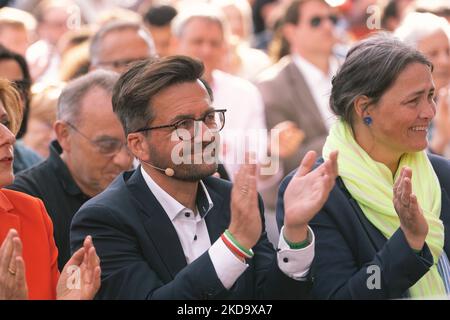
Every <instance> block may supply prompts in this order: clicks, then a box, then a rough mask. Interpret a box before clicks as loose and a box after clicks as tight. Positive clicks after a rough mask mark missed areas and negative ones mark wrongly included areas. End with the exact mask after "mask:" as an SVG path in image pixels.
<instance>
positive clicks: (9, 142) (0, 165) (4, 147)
mask: <svg viewBox="0 0 450 320" xmlns="http://www.w3.org/2000/svg"><path fill="white" fill-rule="evenodd" d="M14 142H15V138H14V134H13V133H12V132H11V131H10V130H9V116H8V114H7V113H6V110H5V107H4V106H3V102H2V101H1V100H0V187H1V188H3V187H4V186H7V185H10V184H11V183H12V182H13V180H14V175H13V169H12V162H13V144H14Z"/></svg>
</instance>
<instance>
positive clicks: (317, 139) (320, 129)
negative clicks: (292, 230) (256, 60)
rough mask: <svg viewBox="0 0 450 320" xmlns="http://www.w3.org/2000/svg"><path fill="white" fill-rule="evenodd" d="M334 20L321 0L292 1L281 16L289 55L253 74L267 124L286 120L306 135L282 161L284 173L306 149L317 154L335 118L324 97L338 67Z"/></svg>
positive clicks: (330, 10)
mask: <svg viewBox="0 0 450 320" xmlns="http://www.w3.org/2000/svg"><path fill="white" fill-rule="evenodd" d="M336 21H337V20H336V16H335V15H334V13H333V10H332V8H331V7H330V6H329V5H328V4H327V3H326V1H324V0H307V1H305V0H295V1H293V2H292V4H291V5H290V6H289V7H288V8H287V10H286V13H285V18H284V21H283V23H284V24H283V35H284V38H285V39H286V41H287V42H288V44H289V50H290V54H289V55H288V56H285V57H284V58H282V59H281V60H280V61H279V62H278V63H277V64H275V65H274V66H272V67H271V68H269V69H267V70H266V71H264V72H263V73H262V74H261V75H260V76H259V77H258V79H257V83H256V84H257V87H258V89H259V90H260V92H261V95H262V97H263V101H264V107H265V114H266V122H267V128H268V129H269V130H270V129H272V128H273V127H275V126H276V125H277V124H279V123H281V122H283V121H286V120H289V121H293V122H294V123H295V124H296V125H297V127H298V128H299V129H301V130H302V131H303V133H304V135H305V136H304V140H303V142H302V145H301V147H300V148H299V150H298V152H296V153H294V154H293V155H292V156H290V157H288V158H286V159H284V160H283V167H284V172H285V173H288V172H290V171H292V170H293V169H295V168H296V167H297V165H298V163H299V161H300V159H302V158H303V157H304V156H305V154H306V152H307V151H308V150H314V151H316V152H317V153H319V154H321V152H322V146H323V144H324V142H325V138H326V136H327V134H328V127H329V125H330V123H331V122H332V121H333V119H334V117H333V114H332V113H331V111H330V108H329V104H328V97H329V94H330V92H331V78H332V76H333V75H334V73H335V72H336V70H337V68H338V60H337V59H336V57H334V56H333V47H334V45H335V42H336V39H335V37H334V24H335V23H336Z"/></svg>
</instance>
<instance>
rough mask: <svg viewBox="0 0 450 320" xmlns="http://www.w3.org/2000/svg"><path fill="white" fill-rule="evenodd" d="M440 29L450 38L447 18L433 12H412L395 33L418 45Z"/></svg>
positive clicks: (408, 42) (403, 39) (415, 45)
mask: <svg viewBox="0 0 450 320" xmlns="http://www.w3.org/2000/svg"><path fill="white" fill-rule="evenodd" d="M438 31H442V32H444V33H445V34H446V35H447V37H449V38H450V27H449V23H448V22H447V20H446V19H444V18H442V17H438V16H436V15H434V14H432V13H420V12H410V13H408V15H407V16H406V17H405V18H404V19H403V21H402V23H401V24H400V26H399V27H398V28H397V29H396V30H395V32H394V35H395V36H396V37H397V38H399V39H400V40H402V41H403V42H405V43H407V44H410V45H412V46H414V47H417V45H418V43H419V42H420V41H421V40H422V39H424V38H426V37H428V36H431V35H433V34H434V33H436V32H438Z"/></svg>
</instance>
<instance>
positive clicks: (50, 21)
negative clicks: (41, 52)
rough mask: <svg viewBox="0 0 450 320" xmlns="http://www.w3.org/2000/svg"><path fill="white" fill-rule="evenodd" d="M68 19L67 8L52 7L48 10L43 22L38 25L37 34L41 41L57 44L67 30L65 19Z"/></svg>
mask: <svg viewBox="0 0 450 320" xmlns="http://www.w3.org/2000/svg"><path fill="white" fill-rule="evenodd" d="M68 18H69V12H68V8H65V7H53V8H50V9H48V10H47V11H46V12H45V13H44V15H43V20H42V21H41V22H40V23H39V26H38V30H37V31H38V34H39V37H40V38H41V39H43V40H46V41H48V42H49V43H50V44H52V45H56V44H57V43H58V40H59V38H61V37H62V35H63V34H64V33H66V32H67V30H68V25H67V19H68Z"/></svg>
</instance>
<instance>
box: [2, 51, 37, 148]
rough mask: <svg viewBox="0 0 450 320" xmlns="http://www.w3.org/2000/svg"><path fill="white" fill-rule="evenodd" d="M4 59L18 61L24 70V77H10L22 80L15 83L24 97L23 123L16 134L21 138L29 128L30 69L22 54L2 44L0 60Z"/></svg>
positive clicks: (22, 70)
mask: <svg viewBox="0 0 450 320" xmlns="http://www.w3.org/2000/svg"><path fill="white" fill-rule="evenodd" d="M2 60H14V61H16V62H17V64H18V65H19V67H20V70H21V72H22V79H8V80H19V81H20V82H17V83H14V85H15V87H16V89H17V90H18V91H19V93H20V94H21V96H22V99H24V110H23V119H22V124H21V125H20V129H19V131H18V132H17V135H16V138H17V139H20V138H22V137H23V135H24V134H25V132H26V130H27V123H28V114H29V112H30V95H31V92H30V88H31V76H30V71H29V69H28V64H27V62H26V60H25V58H24V57H23V56H22V55H20V54H18V53H15V52H13V51H11V50H9V49H7V48H6V47H4V46H3V45H1V44H0V61H2Z"/></svg>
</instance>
